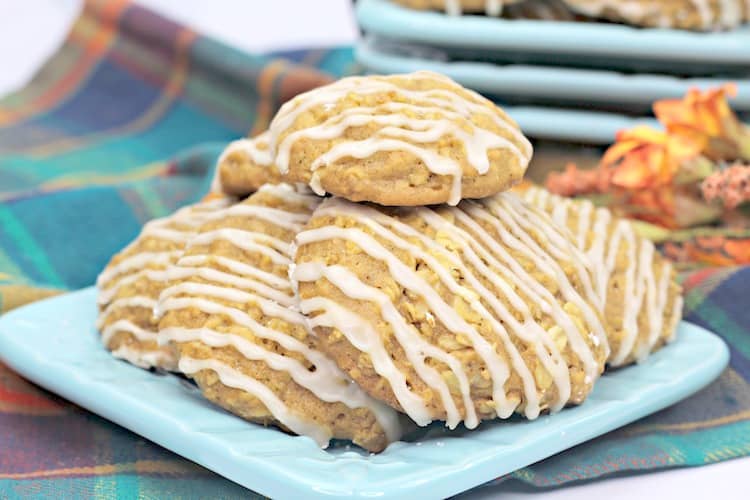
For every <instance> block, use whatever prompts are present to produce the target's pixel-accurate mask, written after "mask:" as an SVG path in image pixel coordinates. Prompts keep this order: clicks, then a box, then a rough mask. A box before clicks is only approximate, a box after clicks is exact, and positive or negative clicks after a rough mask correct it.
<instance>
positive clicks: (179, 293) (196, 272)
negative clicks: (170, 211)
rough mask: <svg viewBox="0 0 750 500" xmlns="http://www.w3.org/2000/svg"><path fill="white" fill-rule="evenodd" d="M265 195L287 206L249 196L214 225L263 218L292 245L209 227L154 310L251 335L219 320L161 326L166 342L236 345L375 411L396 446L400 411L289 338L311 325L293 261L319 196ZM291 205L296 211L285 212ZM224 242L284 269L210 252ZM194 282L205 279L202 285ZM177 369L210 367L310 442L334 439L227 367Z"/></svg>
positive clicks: (281, 189)
mask: <svg viewBox="0 0 750 500" xmlns="http://www.w3.org/2000/svg"><path fill="white" fill-rule="evenodd" d="M260 191H261V192H262V193H266V194H270V195H272V196H273V197H274V198H277V199H279V200H282V202H283V203H282V206H283V207H282V208H280V207H275V208H271V207H267V206H263V205H261V204H253V203H256V202H255V201H254V200H253V198H250V200H249V201H248V202H245V203H242V204H239V205H235V206H232V207H230V208H227V209H225V210H222V211H221V212H219V213H217V214H215V216H214V217H213V218H212V220H221V221H224V220H227V221H229V220H231V218H233V217H243V218H245V219H247V220H258V221H263V222H265V223H269V224H273V225H275V226H276V227H277V228H280V229H284V230H287V231H289V235H290V236H289V238H288V240H285V239H279V238H276V237H271V236H269V235H266V234H263V233H259V232H254V231H249V230H246V229H240V228H237V227H229V225H227V226H226V227H225V226H221V227H216V225H215V224H212V225H211V226H205V227H204V228H202V230H200V231H199V232H198V234H197V235H196V236H195V237H194V238H193V239H192V240H191V242H190V244H189V246H188V250H187V251H186V255H185V256H184V257H182V258H181V259H179V260H178V261H177V263H176V265H175V266H173V267H171V268H170V269H168V270H167V271H166V272H165V273H164V274H165V275H164V279H165V280H167V281H168V282H169V283H170V286H169V287H167V288H165V289H164V291H163V292H162V293H161V295H160V297H159V303H158V306H157V307H156V315H157V317H159V318H162V317H164V315H165V314H168V313H169V312H170V311H181V310H185V309H191V310H198V311H201V312H202V313H204V314H205V315H206V317H207V318H218V317H222V318H225V319H226V320H228V321H229V322H230V323H231V324H233V325H235V326H237V327H241V328H244V329H246V330H247V331H249V332H250V333H251V336H248V335H243V334H240V333H239V332H235V331H224V330H218V329H216V327H212V326H210V325H211V324H213V322H208V323H206V324H203V325H202V326H200V327H191V328H188V327H182V326H166V325H162V327H161V328H160V331H159V341H160V343H161V344H169V343H171V342H178V343H185V342H201V343H203V344H205V345H208V346H211V347H226V346H231V347H233V348H234V349H235V350H236V351H237V352H238V353H240V354H241V356H243V357H244V358H245V359H248V360H254V361H263V362H264V363H265V364H267V365H268V366H269V368H270V369H272V370H276V371H283V372H286V373H288V374H289V376H290V377H291V378H292V379H293V380H294V382H295V383H297V384H298V385H300V386H301V387H304V388H305V389H307V390H309V391H310V392H311V393H312V394H314V395H315V396H316V397H317V398H319V399H321V400H323V401H325V402H328V403H337V402H338V403H343V404H345V405H346V406H348V407H349V408H367V409H369V410H370V411H372V412H373V415H374V416H375V417H376V419H377V421H378V422H379V424H380V425H381V427H382V428H383V430H384V431H385V433H386V435H387V437H388V439H389V440H390V441H395V440H396V439H398V437H399V435H400V430H399V425H398V420H397V418H396V414H395V412H394V411H393V410H391V409H390V408H388V407H386V406H385V405H384V404H382V403H379V402H376V401H375V400H373V399H372V398H370V397H369V396H367V395H366V394H365V393H364V391H362V390H361V389H360V388H359V387H358V386H357V385H356V384H354V383H353V382H352V381H351V380H350V379H349V378H348V377H346V375H344V373H343V372H342V371H341V370H340V369H339V368H338V367H337V366H336V365H335V363H333V361H331V360H330V359H329V358H327V357H326V356H325V355H324V354H323V353H322V352H320V351H318V350H316V349H314V348H312V347H310V345H308V343H307V342H303V341H301V340H298V339H297V338H295V337H294V336H293V335H292V334H291V333H289V330H290V329H292V328H298V327H301V328H305V326H306V325H305V321H304V317H303V316H302V315H301V314H300V313H299V312H298V311H297V310H296V308H295V307H294V305H295V301H294V296H293V292H292V289H291V284H290V282H289V277H288V271H287V269H288V266H289V265H290V264H291V259H290V257H291V241H292V235H293V234H294V233H296V232H297V231H299V230H300V229H301V228H302V226H303V225H304V223H306V222H307V219H309V217H310V214H311V213H312V210H313V208H315V206H317V204H318V203H319V202H320V199H319V198H317V197H315V196H310V195H309V194H301V193H299V192H297V191H295V190H294V189H293V188H291V187H290V186H288V185H283V184H282V185H277V186H270V185H266V186H263V188H261V190H260ZM291 205H293V206H295V207H296V209H295V210H292V209H291V208H285V207H289V206H291ZM220 240H221V241H223V242H226V243H229V244H231V245H232V246H234V247H235V248H238V249H241V250H243V252H246V253H248V254H255V255H258V256H260V257H261V258H265V259H268V260H269V261H270V262H271V263H272V264H273V266H274V268H275V269H278V272H269V271H264V270H261V269H258V268H257V267H255V266H253V265H251V264H249V263H248V262H243V261H242V260H235V259H232V258H229V257H226V256H223V255H213V254H211V253H209V249H210V245H211V244H212V243H214V242H217V241H220ZM195 278H200V281H199V280H196V279H195ZM253 308H258V309H259V310H260V312H261V313H262V317H263V318H264V320H263V321H260V320H257V319H255V317H254V316H253V315H252V314H250V312H248V310H249V309H253ZM252 337H255V338H257V339H265V340H268V341H272V342H274V343H275V344H278V345H279V346H281V347H282V348H283V349H285V350H286V351H289V352H290V353H293V354H294V355H293V356H292V355H285V354H280V353H276V352H274V351H273V350H271V349H269V348H267V347H265V346H264V344H262V343H260V342H257V341H253V340H251V339H252ZM300 356H301V357H302V358H304V360H305V362H304V363H303V362H302V361H300V360H299V359H297V358H298V357H300ZM305 363H309V364H310V365H312V366H314V367H315V368H314V370H310V369H308V367H307V366H306V365H305ZM179 368H180V369H181V370H183V371H184V373H187V374H194V373H195V372H198V371H201V370H212V371H214V372H215V373H216V374H217V375H218V376H219V378H220V380H221V381H222V383H224V384H225V385H227V386H230V387H234V388H237V389H240V390H243V391H245V392H247V393H248V394H252V395H253V396H255V397H257V398H258V399H259V400H261V401H262V402H263V404H264V405H265V406H266V408H267V409H268V410H269V411H270V412H271V413H272V414H273V416H274V418H276V419H277V420H278V421H279V422H281V423H282V424H283V425H285V426H286V427H288V428H289V429H291V430H293V431H294V432H296V433H298V434H300V435H306V436H310V437H312V438H313V439H314V440H315V441H316V442H317V443H318V444H319V445H320V446H323V447H325V446H327V444H328V441H329V440H330V438H331V431H330V429H328V428H326V427H325V426H322V425H319V424H316V423H315V422H314V420H313V419H310V418H308V417H306V416H304V415H296V414H295V413H294V411H293V410H292V409H290V407H289V406H288V405H287V404H285V403H284V402H283V401H282V399H281V398H280V397H279V396H278V395H276V394H275V393H274V392H273V391H272V390H271V389H270V387H268V386H266V385H265V384H263V383H262V382H261V381H259V380H256V379H253V378H251V377H249V376H247V375H245V374H243V373H242V372H241V371H238V370H236V369H234V368H232V367H230V366H228V365H226V364H224V363H221V362H219V361H217V360H215V359H201V360H199V359H193V358H189V357H186V356H184V355H183V356H181V357H180V360H179Z"/></svg>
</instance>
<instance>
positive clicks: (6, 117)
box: [0, 0, 750, 498]
mask: <svg viewBox="0 0 750 500" xmlns="http://www.w3.org/2000/svg"><path fill="white" fill-rule="evenodd" d="M248 36H252V34H251V33H250V34H248ZM283 56H284V58H283V59H281V58H278V57H275V56H265V57H260V56H251V55H248V54H245V53H241V52H238V51H236V50H234V49H232V48H229V47H227V46H224V45H222V44H220V43H218V42H216V41H214V40H211V39H209V38H206V37H204V36H201V35H200V34H198V33H195V32H193V31H192V30H190V29H188V28H186V27H184V26H180V25H177V24H175V23H173V22H171V21H168V20H166V19H163V18H161V17H159V16H157V15H155V14H154V13H152V12H149V11H148V10H145V9H143V8H141V7H138V6H135V5H131V4H129V3H127V2H124V1H120V0H117V1H112V0H107V1H106V2H105V1H103V0H102V1H93V2H89V3H87V5H86V8H85V10H84V12H83V13H82V15H81V17H80V18H79V19H78V21H77V22H76V23H75V25H74V26H73V29H72V31H71V33H70V35H69V36H68V38H67V40H66V42H65V44H64V45H63V47H62V48H61V49H60V50H59V52H58V53H57V54H56V55H55V56H54V57H53V58H52V59H51V60H50V61H49V62H48V63H47V64H46V65H45V66H44V67H43V68H42V69H41V70H40V72H39V73H38V75H37V76H36V78H34V80H33V81H32V82H31V83H30V84H29V85H28V86H27V87H26V88H25V89H23V90H22V91H20V92H18V93H16V94H14V95H11V96H9V97H7V98H5V99H3V100H1V101H0V311H7V310H9V309H11V308H13V307H16V306H19V305H22V304H23V303H26V302H29V301H32V300H37V299H39V298H42V297H45V296H48V295H52V294H55V293H59V292H61V291H64V290H69V289H76V288H80V287H83V286H87V285H91V284H92V283H93V282H94V279H95V277H96V274H97V273H98V272H99V270H100V269H101V268H102V267H103V266H104V265H105V263H106V262H107V260H108V259H109V257H110V256H111V255H112V254H113V253H114V252H115V251H117V250H118V249H120V248H121V247H122V246H124V245H125V244H126V243H127V242H128V241H129V240H130V239H132V238H133V237H134V236H135V235H136V234H137V232H138V230H139V228H140V226H141V225H142V224H143V223H144V222H146V221H147V220H149V219H151V218H153V217H157V216H161V215H165V214H166V213H168V212H171V211H172V210H174V209H175V208H176V207H178V206H181V205H184V204H186V203H189V202H192V201H194V200H196V199H197V198H199V197H200V196H201V195H202V194H203V193H204V192H205V189H206V187H207V184H208V178H209V174H210V170H211V169H212V167H213V163H214V161H215V158H216V156H217V155H218V152H219V151H220V150H221V148H222V147H223V145H224V144H226V142H227V141H229V140H232V139H234V138H236V137H238V136H242V135H245V134H247V133H248V132H257V131H261V130H263V129H264V128H265V127H266V125H267V123H268V121H269V118H270V117H271V116H272V114H273V112H274V111H275V109H276V108H277V107H278V106H279V104H280V103H281V102H283V101H285V100H286V99H288V98H289V97H291V96H292V95H294V94H296V93H298V92H300V91H302V90H305V89H308V88H311V87H313V86H316V85H319V84H321V83H323V82H326V81H328V80H329V79H330V78H331V77H332V76H340V75H342V74H346V73H349V72H351V71H352V68H353V66H352V58H351V50H350V49H348V48H343V49H334V50H305V51H298V52H292V53H286V54H283ZM685 285H686V288H687V290H688V291H687V297H686V304H687V309H686V317H687V319H688V320H690V321H693V322H695V323H698V324H700V325H702V326H705V327H707V328H709V329H711V330H713V331H715V332H717V333H719V334H720V335H722V336H723V338H724V339H725V340H726V341H727V343H728V344H729V345H730V348H731V353H732V358H731V367H730V368H729V369H728V370H727V371H726V372H725V373H724V374H723V375H722V377H721V378H720V379H719V380H718V381H717V382H715V383H714V384H712V385H711V386H710V387H708V388H707V389H705V390H703V391H702V392H701V393H699V394H698V395H696V396H694V397H692V398H690V399H688V400H686V401H684V402H682V403H680V404H677V405H675V406H673V407H671V408H669V409H667V410H665V411H662V412H660V413H658V414H656V415H653V416H651V417H649V418H646V419H644V420H642V421H640V422H637V423H635V424H633V425H630V426H628V427H625V428H623V429H620V430H617V431H615V432H612V433H610V434H608V435H607V436H604V437H602V438H599V439H596V440H594V441H592V442H590V443H586V444H583V445H581V446H578V447H576V448H575V449H572V450H569V451H567V452H565V453H562V454H560V455H558V456H555V457H553V458H550V459H548V460H546V461H544V462H541V463H539V464H536V465H534V466H531V467H527V468H525V469H522V470H519V471H517V472H515V473H513V474H510V475H508V476H505V477H502V478H498V479H497V480H496V481H494V482H493V484H494V483H498V482H502V481H506V480H509V479H513V480H519V481H523V482H525V483H528V484H530V485H534V486H538V487H549V486H557V485H561V484H565V483H569V482H572V481H581V480H590V479H594V478H599V477H602V476H605V475H607V474H612V473H615V472H619V473H622V472H627V471H644V470H652V469H658V468H665V467H677V466H688V465H701V464H706V463H712V462H716V461H720V460H727V459H730V458H733V457H739V456H744V455H748V454H750V384H749V383H748V381H749V380H750V307H748V306H750V304H749V303H748V296H749V295H750V269H747V268H740V269H709V270H705V271H701V272H698V273H695V274H692V275H689V276H686V277H685ZM493 484H490V485H488V486H486V487H494V486H493ZM247 494H248V492H247V491H246V490H244V489H242V488H241V487H239V486H237V485H235V484H233V483H231V482H229V481H227V480H225V479H222V478H221V477H219V476H217V475H215V474H213V473H212V472H209V471H207V470H205V469H203V468H201V467H199V466H197V465H195V464H193V463H191V462H189V461H187V460H184V459H182V458H180V457H178V456H176V455H174V454H172V453H171V452H169V451H167V450H165V449H163V448H160V447H159V446H156V445H154V444H152V443H150V442H148V441H146V440H144V439H142V438H140V437H139V436H136V435H134V434H132V433H130V432H128V431H126V430H124V429H122V428H120V427H118V426H116V425H113V424H111V423H109V422H107V421H105V420H103V419H101V418H99V417H97V416H96V415H92V414H90V413H88V412H86V411H84V410H82V409H80V408H77V407H75V406H74V405H72V404H70V403H67V402H66V401H64V400H61V399H60V398H58V397H56V396H54V395H52V394H49V393H47V392H45V391H43V390H41V389H39V388H37V387H35V386H33V385H32V384H30V383H28V382H26V381H24V380H23V379H21V378H20V377H19V376H17V375H15V374H14V373H13V372H11V371H10V370H8V369H7V368H5V367H3V366H2V365H0V498H5V497H10V498H13V497H18V496H42V495H43V496H49V497H55V498H64V497H70V498H88V497H96V498H107V497H113V498H114V497H127V498H130V497H136V496H140V497H144V498H166V497H181V498H205V497H212V498H234V497H240V496H247Z"/></svg>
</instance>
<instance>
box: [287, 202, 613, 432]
mask: <svg viewBox="0 0 750 500" xmlns="http://www.w3.org/2000/svg"><path fill="white" fill-rule="evenodd" d="M296 243H297V246H298V247H297V253H296V258H295V267H294V271H293V273H292V281H293V283H295V285H296V286H297V287H298V291H299V300H300V309H301V310H302V312H303V313H304V314H306V315H307V317H308V325H309V327H310V328H311V330H312V331H313V332H315V334H316V336H317V338H318V339H319V340H320V342H321V345H322V347H323V349H324V350H325V351H326V352H327V353H328V355H329V356H330V357H331V358H332V359H334V360H335V361H336V363H337V364H338V365H339V367H340V368H341V369H342V370H344V372H346V373H347V374H348V375H349V376H350V377H352V379H354V380H355V381H356V382H358V383H359V384H360V385H361V386H362V388H364V389H365V390H366V391H368V392H369V393H370V394H371V395H372V396H373V397H375V398H377V399H380V400H382V401H385V402H387V403H388V404H389V405H391V406H393V407H394V408H396V409H398V410H400V411H403V412H404V413H406V414H407V415H409V417H411V418H412V420H414V421H415V422H416V423H417V424H419V425H426V424H428V423H429V422H431V421H433V420H445V421H446V423H447V425H448V426H449V427H450V428H453V427H455V426H456V425H458V423H460V422H461V421H463V422H464V424H465V425H466V427H467V428H469V429H471V428H474V427H476V426H477V425H478V423H479V422H480V421H481V420H485V419H492V418H495V417H501V418H507V417H509V416H510V415H511V414H513V413H514V412H518V413H521V414H523V415H525V416H526V417H528V418H536V417H537V416H538V415H539V414H540V412H543V411H545V410H550V411H557V410H560V409H561V408H562V407H564V406H565V405H566V404H569V403H580V402H582V401H583V400H584V399H585V397H586V395H587V394H588V393H589V391H590V390H591V388H592V385H593V383H594V381H595V380H596V379H597V377H598V376H599V374H600V373H601V371H602V370H603V368H604V363H605V360H606V358H607V355H608V354H609V349H608V347H607V340H606V333H605V331H604V327H603V322H602V321H601V319H600V316H599V313H598V311H597V310H596V308H595V307H594V306H593V305H592V304H591V303H590V301H589V300H588V299H587V298H586V294H587V292H586V290H590V289H591V287H592V284H591V283H590V278H589V276H590V275H589V272H590V270H589V269H588V268H587V264H586V262H585V261H584V260H583V259H582V255H581V253H580V252H578V251H577V249H575V248H574V247H573V245H572V242H571V241H570V234H569V232H568V231H567V230H562V231H561V230H559V229H558V228H557V227H556V226H555V225H554V224H553V223H552V220H551V219H550V218H549V217H548V216H547V214H545V213H544V212H543V211H541V210H539V209H536V208H534V207H532V206H530V205H527V204H526V203H524V202H523V201H521V199H520V198H519V197H518V196H516V195H515V194H513V193H501V194H499V195H496V196H494V197H490V198H485V199H482V200H478V201H468V200H465V201H463V202H461V203H460V204H459V205H458V206H457V207H448V206H445V205H443V206H439V207H433V208H427V207H415V208H408V207H406V208H386V207H377V206H374V205H362V204H359V205H358V204H355V203H351V202H348V201H346V200H343V199H340V198H331V199H328V200H326V201H325V202H323V203H322V204H321V206H320V207H319V208H318V209H317V210H316V212H315V213H314V214H313V217H312V219H311V220H310V222H309V223H308V225H307V228H306V229H305V230H304V231H303V232H301V233H300V234H299V235H298V236H297V238H296Z"/></svg>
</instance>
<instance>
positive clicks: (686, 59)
mask: <svg viewBox="0 0 750 500" xmlns="http://www.w3.org/2000/svg"><path fill="white" fill-rule="evenodd" d="M357 20H358V21H359V24H360V26H361V27H362V28H363V29H364V30H365V31H366V32H367V33H372V34H376V35H380V36H383V37H385V38H389V39H395V40H405V41H411V42H417V43H424V44H428V45H433V46H437V47H442V48H444V49H445V50H448V51H450V52H451V53H452V54H454V55H456V56H459V57H461V56H463V57H461V58H462V59H470V60H476V59H480V58H482V59H491V60H496V61H515V62H533V63H546V64H574V65H576V66H582V67H583V66H586V67H605V68H617V69H620V68H625V69H637V70H644V69H650V70H656V71H658V72H659V73H665V72H675V73H678V74H704V75H708V74H712V73H717V72H721V71H724V72H732V71H740V72H744V73H747V72H748V69H750V26H747V25H746V26H743V27H741V28H739V29H735V30H732V31H728V32H723V33H693V32H689V31H682V30H668V29H640V28H632V27H629V26H624V25H619V24H609V23H583V22H557V21H554V22H553V21H533V20H504V19H496V18H492V17H486V16H457V17H452V16H447V15H445V14H442V13H439V12H423V11H417V10H412V9H408V8H404V7H400V6H398V5H395V4H393V3H392V2H390V1H389V0H360V1H359V2H358V3H357ZM467 56H471V57H467Z"/></svg>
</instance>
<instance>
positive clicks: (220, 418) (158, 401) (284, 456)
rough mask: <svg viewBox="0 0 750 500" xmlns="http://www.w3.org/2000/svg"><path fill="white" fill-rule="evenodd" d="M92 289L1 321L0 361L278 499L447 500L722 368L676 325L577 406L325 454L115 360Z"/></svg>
mask: <svg viewBox="0 0 750 500" xmlns="http://www.w3.org/2000/svg"><path fill="white" fill-rule="evenodd" d="M95 299H96V291H95V290H94V289H93V288H88V289H84V290H81V291H78V292H74V293H70V294H67V295H62V296H59V297H55V298H51V299H47V300H44V301H40V302H37V303H34V304H31V305H28V306H26V307H22V308H20V309H16V310H14V311H11V312H10V313H8V314H6V315H4V316H2V317H0V358H1V359H2V361H3V362H4V363H6V364H8V365H9V366H10V367H11V368H13V369H14V370H16V371H17V372H18V373H20V374H21V375H23V376H24V377H26V378H28V379H29V380H31V381H33V382H35V383H37V384H39V385H41V386H42V387H45V388H47V389H49V390H51V391H52V392H55V393H57V394H60V395H61V396H63V397H65V398H67V399H69V400H71V401H73V402H75V403H77V404H78V405H80V406H82V407H84V408H87V409H89V410H91V411H93V412H95V413H98V414H99V415H101V416H103V417H105V418H107V419H109V420H112V421H113V422H116V423H118V424H120V425H122V426H123V427H126V428H128V429H130V430H132V431H133V432H136V433H138V434H140V435H142V436H144V437H145V438H148V439H150V440H151V441H154V442H155V443H158V444H160V445H162V446H164V447H166V448H168V449H170V450H172V451H174V452H175V453H178V454H180V455H182V456H184V457H186V458H189V459H190V460H193V461H195V462H197V463H199V464H201V465H203V466H205V467H207V468H209V469H211V470H213V471H215V472H217V473H219V474H221V475H222V476H224V477H227V478H229V479H231V480H232V481H235V482H237V483H239V484H241V485H243V486H246V487H247V488H251V489H253V490H255V491H257V492H259V493H261V494H264V495H268V496H270V497H274V498H330V497H347V498H349V497H357V498H365V497H378V498H411V499H414V498H422V497H424V494H425V492H429V496H430V497H435V498H438V497H447V496H449V495H453V494H456V493H459V492H461V491H464V490H467V489H470V488H472V487H474V486H477V485H480V484H482V483H484V482H487V481H489V480H492V479H494V478H496V477H498V476H500V475H502V474H506V473H508V472H511V471H513V470H515V469H518V468H520V467H523V466H525V465H528V464H530V463H533V462H536V461H538V460H541V459H543V458H545V457H548V456H550V455H553V454H555V453H558V452H560V451H563V450H565V449H567V448H570V447H571V446H574V445H576V444H578V443H581V442H582V441H586V440H588V439H592V438H595V437H596V436H599V435H601V434H604V433H606V432H608V431H610V430H612V429H615V428H617V427H620V426H622V425H625V424H627V423H629V422H632V421H634V420H637V419H639V418H641V417H644V416H646V415H648V414H650V413H653V412H655V411H658V410H660V409H662V408H665V407H667V406H669V405H671V404H674V403H675V402H677V401H679V400H680V399H683V398H685V397H687V396H689V395H690V394H692V393H694V392H696V391H697V390H699V389H701V388H702V387H703V386H705V385H706V384H708V383H709V382H711V381H712V380H713V379H714V378H716V377H717V376H718V375H719V374H720V373H721V371H722V370H723V369H724V367H725V366H726V365H727V362H728V358H729V354H728V350H727V347H726V345H725V344H724V342H722V341H721V340H720V339H719V338H718V337H716V336H715V335H713V334H712V333H709V332H707V331H705V330H703V329H701V328H699V327H697V326H694V325H691V324H689V323H684V322H683V323H682V324H681V325H680V331H679V335H678V339H677V341H676V342H674V343H673V344H672V345H670V346H668V347H666V348H664V349H662V350H660V351H659V352H657V353H656V354H655V355H653V356H652V357H650V358H649V359H648V360H647V361H646V362H645V363H643V364H641V365H638V366H632V367H628V368H625V369H621V370H618V371H616V372H613V373H611V374H607V375H606V376H604V377H602V379H601V380H600V381H599V382H598V384H597V386H596V388H595V390H594V391H593V393H592V394H591V395H590V396H589V398H588V400H587V401H586V402H585V403H584V404H583V405H581V406H579V407H576V408H570V409H566V410H564V411H562V412H560V413H558V414H555V415H546V416H542V417H540V418H539V419H537V420H534V421H526V420H522V419H511V420H509V421H497V422H489V423H486V424H483V425H481V426H480V427H479V429H477V430H475V431H471V432H468V431H465V430H460V429H459V430H456V431H453V432H450V431H447V430H445V429H444V428H443V427H441V426H439V425H437V424H435V425H433V426H430V427H428V428H426V429H421V430H420V431H419V432H417V433H415V435H413V436H410V441H409V442H398V443H394V444H392V445H391V446H389V447H388V449H386V451H385V452H383V453H381V454H378V455H369V454H367V453H364V452H362V451H361V450H359V449H356V448H353V447H350V446H348V445H346V444H345V443H336V444H334V445H333V446H332V447H331V448H330V449H329V450H321V449H320V448H318V447H317V446H316V445H315V443H314V442H313V441H312V440H311V439H309V438H306V437H292V436H289V435H287V434H284V433H282V432H280V431H278V430H275V429H272V428H264V427H262V426H259V425H254V424H250V423H247V422H245V421H243V420H241V419H239V418H237V417H234V416H232V415H230V414H228V413H226V412H224V411H222V410H221V409H219V408H217V407H215V406H213V405H211V404H210V403H208V402H207V401H205V400H204V399H202V398H201V396H200V394H199V392H198V390H197V389H196V388H195V387H194V386H193V385H192V384H190V383H188V382H186V381H185V380H184V379H182V378H180V377H177V376H173V375H163V374H162V375H160V374H155V373H151V372H148V371H144V370H141V369H139V368H135V367H133V366H131V365H129V364H127V363H125V362H123V361H118V360H116V359H114V358H112V357H111V356H110V355H109V354H108V353H107V352H106V351H105V350H104V349H103V348H102V347H101V345H100V343H99V339H98V334H97V333H96V331H95V330H94V326H93V324H94V319H95V317H96V300H95Z"/></svg>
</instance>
